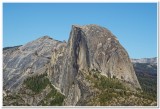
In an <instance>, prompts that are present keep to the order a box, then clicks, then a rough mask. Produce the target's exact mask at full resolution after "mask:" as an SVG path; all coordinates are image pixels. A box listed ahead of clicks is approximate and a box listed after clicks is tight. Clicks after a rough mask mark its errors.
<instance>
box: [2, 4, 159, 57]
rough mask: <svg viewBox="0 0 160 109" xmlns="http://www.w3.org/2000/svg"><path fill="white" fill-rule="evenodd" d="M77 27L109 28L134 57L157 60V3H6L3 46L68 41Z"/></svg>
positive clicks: (4, 7) (4, 6)
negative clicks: (44, 40) (39, 40)
mask: <svg viewBox="0 0 160 109" xmlns="http://www.w3.org/2000/svg"><path fill="white" fill-rule="evenodd" d="M73 24H78V25H87V24H97V25H100V26H103V27H105V28H107V29H109V30H110V31H111V32H112V33H113V34H114V35H115V36H116V37H117V38H118V39H119V41H120V43H121V44H122V46H123V47H124V48H125V49H126V50H127V52H128V53H129V56H130V58H147V57H157V4H156V3H3V47H9V46H16V45H24V44H26V43H28V42H30V41H33V40H35V39H37V38H39V37H42V36H45V35H48V36H50V37H52V38H53V39H56V40H60V41H63V40H66V41H67V40H68V39H69V34H70V30H71V25H73Z"/></svg>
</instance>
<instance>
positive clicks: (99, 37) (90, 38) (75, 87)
mask: <svg viewBox="0 0 160 109" xmlns="http://www.w3.org/2000/svg"><path fill="white" fill-rule="evenodd" d="M59 52H61V53H59ZM51 63H52V64H51V65H50V67H49V69H50V71H49V74H50V75H51V77H54V79H53V78H50V79H51V81H52V83H53V84H54V85H55V86H56V87H58V88H59V89H60V90H61V92H62V93H64V94H65V95H66V101H65V105H77V103H78V102H79V101H80V100H82V99H86V97H87V96H88V95H89V94H90V93H91V92H90V90H89V86H87V85H86V84H87V83H86V82H85V80H84V79H83V77H82V75H81V73H83V72H90V71H92V70H95V71H98V72H101V75H105V76H107V77H109V78H118V79H120V80H123V81H126V82H127V83H129V84H131V85H132V86H133V87H134V88H141V87H140V85H139V82H138V80H137V77H136V75H135V72H134V69H133V66H132V64H131V62H130V59H129V56H128V54H127V52H126V50H125V49H124V48H123V47H122V46H121V45H120V43H119V41H118V39H117V38H116V37H115V36H114V35H113V34H112V33H111V32H110V31H109V30H107V29H106V28H103V27H100V26H97V25H86V26H77V25H73V26H72V30H71V33H70V38H69V41H68V44H67V45H66V46H63V50H62V51H57V52H56V53H55V54H54V55H53V56H52V59H51ZM52 68H53V70H52ZM56 69H57V70H56ZM55 79H56V80H55ZM84 88H85V89H84Z"/></svg>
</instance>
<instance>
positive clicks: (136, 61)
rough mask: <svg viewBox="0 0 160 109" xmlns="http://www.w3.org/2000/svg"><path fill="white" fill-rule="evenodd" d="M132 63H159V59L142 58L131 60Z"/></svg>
mask: <svg viewBox="0 0 160 109" xmlns="http://www.w3.org/2000/svg"><path fill="white" fill-rule="evenodd" d="M131 62H132V63H152V64H156V63H157V57H154V58H141V59H131Z"/></svg>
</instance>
